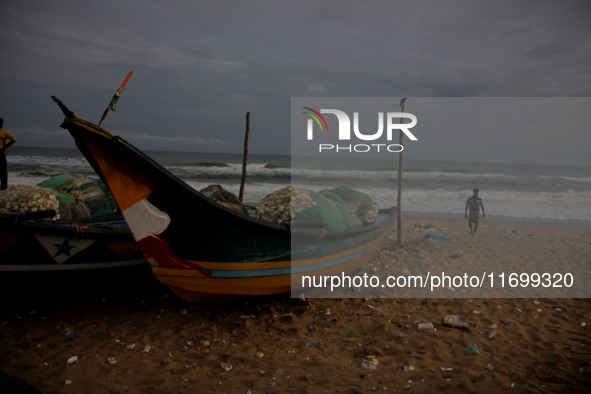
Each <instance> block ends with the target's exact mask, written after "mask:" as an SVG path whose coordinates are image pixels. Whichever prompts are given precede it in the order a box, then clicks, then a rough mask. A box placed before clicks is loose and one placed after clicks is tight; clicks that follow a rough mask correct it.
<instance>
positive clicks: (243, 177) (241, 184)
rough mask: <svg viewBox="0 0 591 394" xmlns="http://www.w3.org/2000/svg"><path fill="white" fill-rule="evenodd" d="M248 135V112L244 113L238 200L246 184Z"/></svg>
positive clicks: (241, 196)
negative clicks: (244, 127)
mask: <svg viewBox="0 0 591 394" xmlns="http://www.w3.org/2000/svg"><path fill="white" fill-rule="evenodd" d="M249 134H250V112H247V113H246V135H245V136H244V156H243V157H242V180H241V181H240V193H239V194H238V199H239V200H240V202H242V199H243V198H244V184H245V183H246V162H247V160H248V136H249Z"/></svg>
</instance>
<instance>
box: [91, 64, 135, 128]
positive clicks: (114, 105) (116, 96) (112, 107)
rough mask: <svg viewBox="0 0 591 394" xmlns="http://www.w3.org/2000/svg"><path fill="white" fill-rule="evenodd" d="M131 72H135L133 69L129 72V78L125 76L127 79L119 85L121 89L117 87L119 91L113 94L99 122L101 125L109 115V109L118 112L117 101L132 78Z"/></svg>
mask: <svg viewBox="0 0 591 394" xmlns="http://www.w3.org/2000/svg"><path fill="white" fill-rule="evenodd" d="M131 74H133V70H132V71H130V72H129V74H127V78H125V81H123V83H122V84H121V86H119V89H117V91H116V92H115V94H114V95H113V98H111V101H110V102H109V106H108V107H107V108H106V109H105V112H103V116H102V118H101V121H100V122H99V124H98V125H99V126H100V125H101V123H103V120H105V118H106V117H107V114H108V113H109V110H112V111H113V112H116V108H117V101H119V97H121V92H122V91H123V89H124V88H125V85H127V81H129V78H131Z"/></svg>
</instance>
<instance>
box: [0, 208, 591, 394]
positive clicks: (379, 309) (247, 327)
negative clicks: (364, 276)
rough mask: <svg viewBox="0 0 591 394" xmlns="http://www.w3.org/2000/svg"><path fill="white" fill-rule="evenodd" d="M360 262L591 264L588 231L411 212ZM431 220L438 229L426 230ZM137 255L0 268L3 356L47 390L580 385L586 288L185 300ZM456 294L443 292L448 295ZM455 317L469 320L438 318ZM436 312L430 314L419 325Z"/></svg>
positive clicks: (584, 377) (585, 374)
mask: <svg viewBox="0 0 591 394" xmlns="http://www.w3.org/2000/svg"><path fill="white" fill-rule="evenodd" d="M403 228H404V231H403V246H404V247H403V248H399V247H398V246H397V245H396V235H395V234H392V236H391V237H390V239H389V240H388V242H387V244H386V246H385V248H384V250H383V251H382V253H381V254H380V255H379V256H378V257H377V258H376V259H374V260H373V261H372V262H371V263H369V264H367V265H366V266H364V267H363V270H365V271H367V272H372V270H373V269H374V268H375V267H376V266H380V265H384V264H387V265H392V266H394V265H396V266H401V267H406V268H407V269H408V270H410V271H412V269H413V267H414V266H416V265H417V264H425V262H430V263H433V264H437V263H439V262H441V263H443V262H445V261H448V260H450V259H467V260H478V261H481V262H483V263H484V264H490V265H494V264H498V263H500V262H503V263H505V264H509V265H510V266H514V267H519V266H520V265H522V264H523V262H524V261H545V260H547V259H556V258H559V259H561V260H564V261H570V262H573V261H575V262H580V264H581V265H583V266H588V265H589V263H591V261H590V260H591V257H589V256H591V229H589V228H575V227H548V226H531V225H528V226H521V225H518V224H503V223H494V222H489V221H487V220H486V219H485V220H482V221H481V223H480V228H479V230H478V233H477V234H476V236H475V237H474V238H471V237H469V235H468V228H467V224H466V222H464V221H449V220H446V221H443V220H428V219H405V220H404V222H403ZM428 232H432V233H435V234H438V235H445V236H447V237H448V239H446V240H445V241H439V242H436V241H433V240H430V239H427V238H425V235H426V233H428ZM150 275H151V274H150V272H149V271H148V269H147V267H140V268H135V269H127V270H125V271H109V272H101V273H98V272H95V273H88V272H83V273H69V274H67V275H64V274H62V277H61V278H59V279H58V278H56V277H55V276H52V275H48V274H44V275H40V276H38V277H35V278H34V279H31V276H23V275H12V276H7V275H4V274H3V275H2V308H1V314H0V343H1V344H2V346H0V368H2V369H3V370H4V371H5V372H6V373H7V374H10V375H11V376H15V377H19V378H21V379H24V380H25V381H27V382H28V383H29V384H31V385H33V386H34V387H36V388H37V389H38V390H40V391H41V392H43V393H193V392H232V393H269V392H295V393H317V392H345V393H356V392H372V391H376V392H381V391H383V392H393V391H403V392H477V393H480V392H516V393H527V392H531V393H538V392H548V393H550V392H552V393H556V392H565V393H566V392H582V391H586V390H588V388H589V387H591V343H590V342H591V336H590V335H589V331H588V330H589V329H588V328H587V325H589V324H591V301H590V300H589V299H573V298H542V297H540V298H494V297H489V298H453V297H454V295H453V292H450V296H449V297H447V298H371V299H366V298H339V299H311V298H306V299H293V298H291V297H290V296H289V294H288V295H279V296H270V297H261V298H254V299H243V300H236V301H228V302H219V303H205V304H190V303H186V302H184V301H182V300H180V299H178V298H177V297H176V296H174V295H173V294H171V293H170V292H169V291H168V290H167V289H165V288H163V287H162V286H160V285H159V284H158V283H156V282H155V280H154V279H153V278H152V277H151V276H150ZM450 297H451V298H450ZM448 315H458V316H459V317H460V318H462V319H463V320H464V321H466V327H465V328H456V327H450V326H447V325H444V324H443V322H442V318H444V317H445V316H448ZM425 323H431V325H428V324H425Z"/></svg>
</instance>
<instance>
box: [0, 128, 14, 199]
mask: <svg viewBox="0 0 591 394" xmlns="http://www.w3.org/2000/svg"><path fill="white" fill-rule="evenodd" d="M3 126H4V119H3V118H0V190H6V189H7V188H8V168H6V167H7V163H6V149H7V148H8V147H9V146H11V145H12V144H14V143H15V142H16V138H14V137H13V136H12V135H11V134H10V133H9V132H8V131H6V130H2V127H3Z"/></svg>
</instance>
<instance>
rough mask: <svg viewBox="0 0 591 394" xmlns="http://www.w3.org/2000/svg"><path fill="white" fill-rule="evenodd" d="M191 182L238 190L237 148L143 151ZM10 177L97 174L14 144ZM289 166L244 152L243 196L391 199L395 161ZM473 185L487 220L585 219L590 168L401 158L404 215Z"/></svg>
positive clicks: (18, 180) (445, 213) (64, 157)
mask: <svg viewBox="0 0 591 394" xmlns="http://www.w3.org/2000/svg"><path fill="white" fill-rule="evenodd" d="M146 153H147V154H148V156H150V157H151V158H153V159H154V160H156V161H157V162H158V163H160V164H161V165H162V166H164V167H165V168H167V169H168V170H169V171H171V172H172V173H173V174H175V175H176V176H178V177H179V178H181V179H182V180H183V181H185V182H186V183H187V184H188V185H190V186H191V187H193V188H195V189H197V190H199V189H202V188H204V187H206V186H208V185H210V184H219V185H221V186H223V187H224V188H226V189H227V190H229V191H230V192H232V193H235V194H238V193H239V189H240V182H241V177H242V154H224V153H222V154H220V153H198V152H146ZM7 157H8V169H9V185H11V186H14V185H17V184H37V183H39V182H41V181H43V180H45V179H47V178H49V177H51V176H54V175H58V174H64V173H79V174H83V175H86V176H90V177H97V176H96V174H95V173H94V171H93V170H92V168H91V167H90V165H89V164H88V162H87V161H86V159H85V158H84V157H83V156H82V154H81V153H80V152H79V151H78V150H76V149H69V148H63V149H50V148H30V147H17V146H14V147H12V148H11V149H9V150H8V153H7ZM331 168H334V169H331V170H328V169H326V167H320V166H317V165H316V163H314V162H313V161H311V162H310V163H309V165H304V166H302V165H301V163H298V168H294V169H292V168H291V160H290V157H289V156H280V155H261V154H250V155H249V157H248V167H247V178H246V185H245V196H244V200H245V201H248V202H251V203H256V202H258V201H260V200H261V199H262V198H264V197H265V196H266V195H267V194H269V193H271V192H273V191H275V190H278V189H280V188H282V187H286V186H289V185H291V184H292V181H293V182H294V186H300V187H304V188H307V189H311V190H316V191H319V190H323V189H326V188H330V187H334V186H338V185H347V186H352V187H354V188H357V189H359V190H361V191H364V192H365V193H367V194H369V195H370V196H371V197H372V198H373V200H374V201H375V202H376V203H377V204H378V206H380V207H390V206H396V205H397V185H398V183H397V182H398V162H397V160H392V161H391V162H389V161H384V160H381V161H368V162H364V161H358V162H350V161H349V162H346V163H342V164H339V165H335V166H331ZM473 188H479V189H480V197H481V198H482V199H483V202H484V207H485V211H486V215H487V218H488V219H489V220H495V219H497V220H512V221H516V222H531V221H552V222H553V223H564V224H575V225H583V226H588V225H591V168H588V167H568V166H564V167H562V166H542V165H518V164H494V163H460V162H438V161H418V160H405V161H404V162H403V168H402V201H401V206H402V212H403V216H408V217H411V216H422V217H437V218H439V217H441V218H458V219H462V218H463V214H464V207H465V202H466V199H467V198H468V197H470V195H471V194H472V189H473Z"/></svg>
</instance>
